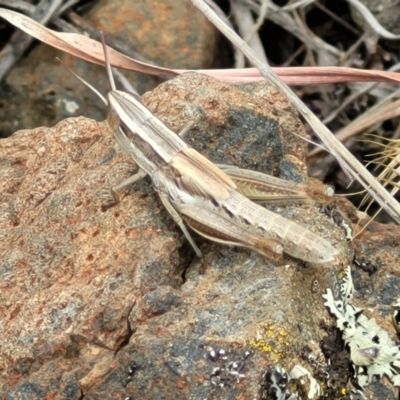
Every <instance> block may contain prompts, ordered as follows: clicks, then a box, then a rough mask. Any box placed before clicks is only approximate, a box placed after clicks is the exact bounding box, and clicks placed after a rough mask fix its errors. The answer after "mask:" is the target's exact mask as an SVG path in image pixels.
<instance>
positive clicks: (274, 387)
mask: <svg viewBox="0 0 400 400" xmlns="http://www.w3.org/2000/svg"><path fill="white" fill-rule="evenodd" d="M264 380H265V383H266V384H267V387H268V390H267V393H266V396H265V397H261V398H262V399H266V398H268V399H272V400H299V399H300V397H299V394H298V393H297V392H295V393H291V392H290V390H289V387H288V386H289V382H290V381H292V380H295V381H297V382H298V383H300V385H303V386H307V387H308V390H307V392H308V393H307V399H309V400H311V399H315V398H317V397H319V396H320V395H321V388H320V386H319V384H318V382H317V381H316V380H315V378H314V377H313V376H312V375H311V373H310V372H309V371H308V370H307V369H306V368H304V367H303V366H301V365H299V364H297V365H295V366H294V367H293V368H292V369H291V371H290V372H289V374H288V373H287V372H286V371H285V370H284V369H283V368H281V367H280V366H279V365H275V366H274V367H272V368H271V369H270V370H268V371H267V372H266V373H265V375H264Z"/></svg>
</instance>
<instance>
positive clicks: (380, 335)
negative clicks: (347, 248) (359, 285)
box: [323, 266, 400, 387]
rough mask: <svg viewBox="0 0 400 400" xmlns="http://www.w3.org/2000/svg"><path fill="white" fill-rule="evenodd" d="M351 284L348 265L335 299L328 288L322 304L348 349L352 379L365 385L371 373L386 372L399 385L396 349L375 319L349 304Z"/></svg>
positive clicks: (399, 376)
mask: <svg viewBox="0 0 400 400" xmlns="http://www.w3.org/2000/svg"><path fill="white" fill-rule="evenodd" d="M353 293H354V286H353V280H352V277H351V270H350V266H348V267H347V268H346V272H345V277H344V278H343V280H342V282H341V284H340V287H339V293H338V296H337V298H335V297H334V295H333V293H332V290H331V289H328V290H327V293H326V294H325V295H323V298H324V299H325V300H326V301H325V303H324V304H325V306H326V307H327V308H328V309H329V311H330V312H331V314H333V315H334V316H335V317H336V319H337V321H336V325H337V327H338V328H339V329H340V331H341V332H342V337H343V340H344V342H345V344H346V346H347V347H348V349H349V351H350V360H351V362H352V363H353V365H354V370H355V376H354V379H355V381H356V382H357V383H358V384H359V385H360V386H361V387H365V386H366V385H368V384H369V383H370V382H371V381H372V378H373V376H379V377H382V376H383V375H386V376H387V377H388V378H389V379H390V380H391V381H392V383H393V385H395V386H400V375H399V370H398V369H397V368H400V350H399V346H398V344H396V343H395V342H394V341H393V340H392V339H391V337H390V335H389V333H388V332H387V331H385V330H383V329H382V328H381V327H380V326H379V325H378V324H377V323H376V322H375V319H373V318H371V319H368V318H367V317H366V316H365V315H363V314H362V311H363V309H362V308H357V307H355V306H353V305H352V304H351V300H352V299H353Z"/></svg>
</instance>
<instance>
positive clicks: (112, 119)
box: [107, 105, 120, 131]
mask: <svg viewBox="0 0 400 400" xmlns="http://www.w3.org/2000/svg"><path fill="white" fill-rule="evenodd" d="M107 122H108V123H109V125H110V127H111V129H112V130H113V131H115V130H117V129H118V128H119V122H120V118H119V116H118V114H117V112H116V111H115V110H114V109H113V108H112V107H111V106H110V105H109V106H108V109H107Z"/></svg>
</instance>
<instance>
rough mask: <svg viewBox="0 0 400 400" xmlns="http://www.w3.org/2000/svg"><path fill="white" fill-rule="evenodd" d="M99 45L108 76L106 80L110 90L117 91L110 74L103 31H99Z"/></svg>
mask: <svg viewBox="0 0 400 400" xmlns="http://www.w3.org/2000/svg"><path fill="white" fill-rule="evenodd" d="M101 44H102V45H103V52H104V61H105V63H106V68H107V75H108V79H109V81H110V85H111V90H117V89H116V86H115V81H114V76H113V73H112V70H111V65H110V61H109V59H108V52H107V46H106V42H105V40H104V34H103V31H101Z"/></svg>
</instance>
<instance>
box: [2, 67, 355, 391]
mask: <svg viewBox="0 0 400 400" xmlns="http://www.w3.org/2000/svg"><path fill="white" fill-rule="evenodd" d="M143 102H144V103H145V104H146V105H147V106H148V107H149V108H150V109H151V110H152V111H153V112H155V113H156V114H157V115H158V116H159V117H160V118H161V119H162V120H163V121H165V122H166V123H168V124H169V125H170V126H172V127H173V128H174V130H176V131H179V130H181V129H182V128H183V127H184V126H186V124H187V123H188V122H189V121H190V120H193V119H195V121H196V126H195V127H194V128H193V129H191V131H190V132H189V133H188V136H187V140H188V142H189V143H190V144H191V145H192V146H193V147H195V148H196V149H198V150H199V151H201V152H203V153H204V154H206V155H207V156H208V157H209V158H210V159H211V160H213V161H217V162H220V163H224V164H236V165H239V166H241V167H245V168H253V169H258V170H261V171H264V172H273V173H275V174H279V175H280V176H281V177H282V176H291V177H293V178H295V179H296V180H298V181H303V182H307V176H306V174H305V167H304V164H303V159H304V154H305V146H306V144H305V143H303V142H302V141H301V140H300V139H299V138H298V137H297V136H293V135H291V133H290V127H296V134H299V132H302V128H301V124H300V121H299V119H298V117H297V115H296V114H295V113H292V112H291V110H292V108H291V107H290V105H289V104H288V103H287V102H286V101H285V99H284V98H283V97H282V96H281V95H280V94H279V93H278V92H276V90H275V89H270V88H268V87H266V86H265V85H262V84H257V85H254V86H245V87H236V86H232V85H228V84H225V83H221V82H218V81H216V80H214V79H211V78H209V77H205V76H201V75H197V74H187V75H184V76H181V77H179V78H176V79H174V80H173V81H170V82H167V83H165V84H163V85H161V86H159V87H158V88H157V89H156V90H155V91H153V92H152V93H148V94H146V96H144V98H143ZM275 102H277V107H275V108H274V104H275ZM243 148H244V149H245V151H244V150H242V149H243ZM266 155H267V156H266ZM0 157H1V158H0V168H1V176H2V179H1V180H0V193H1V195H0V196H1V197H0V199H1V202H0V203H1V205H0V212H1V215H0V233H1V236H0V238H1V241H0V254H1V260H0V338H1V340H0V354H1V357H0V371H1V376H0V393H1V395H2V396H3V397H4V396H8V398H13V399H25V398H29V399H43V398H58V399H79V398H81V397H82V395H83V394H84V396H85V398H87V399H99V398H109V399H117V398H127V397H129V396H130V397H131V398H141V399H155V398H175V399H188V398H194V399H197V398H199V399H203V398H219V399H233V398H235V399H240V398H243V399H244V398H246V399H247V398H251V399H253V398H257V397H258V396H259V394H260V391H261V387H262V376H263V374H264V372H265V370H266V369H267V367H269V366H270V365H272V364H274V363H277V362H279V363H281V364H282V365H283V366H284V367H285V368H288V369H289V370H290V369H291V367H293V365H295V364H301V363H303V364H304V363H305V364H309V361H307V359H304V357H303V356H302V354H303V353H302V350H303V349H304V348H305V347H306V346H311V344H312V343H314V344H316V343H319V341H320V340H321V338H322V337H323V336H324V335H325V331H324V327H323V326H321V324H320V322H321V320H325V324H330V323H331V320H330V318H329V316H328V313H327V311H326V309H325V307H324V304H323V299H322V294H323V293H324V292H325V290H326V288H327V287H332V286H333V285H334V283H335V282H336V280H337V270H336V269H335V268H328V267H324V266H318V267H316V266H307V265H304V264H303V263H301V262H300V261H298V260H294V259H292V258H290V257H285V258H284V259H283V261H282V262H281V263H280V264H279V265H276V264H275V263H272V262H271V261H270V260H268V259H267V258H266V257H263V256H261V255H259V254H256V253H254V252H251V251H246V250H239V249H237V248H231V247H228V246H221V245H218V244H213V243H210V242H208V241H204V240H201V239H199V238H198V237H195V240H196V241H197V243H198V244H199V245H200V246H201V249H202V251H203V252H204V254H205V260H206V264H207V268H206V271H205V274H203V275H201V274H199V268H200V260H198V259H197V258H196V257H195V255H194V253H193V251H192V249H191V248H190V246H189V244H188V243H187V242H186V240H185V238H184V236H183V234H182V233H181V232H180V231H179V229H178V228H177V227H176V226H175V225H174V223H173V222H172V221H171V219H170V218H169V217H168V215H167V213H166V211H165V210H164V209H163V207H162V205H161V203H160V202H159V200H158V198H157V195H156V193H155V192H154V189H153V188H152V186H151V183H150V180H149V179H144V180H142V181H140V182H138V183H137V184H135V185H133V186H132V187H130V188H129V190H128V192H127V194H126V196H125V197H124V198H123V199H122V201H121V202H120V203H119V204H117V205H116V206H114V207H104V206H103V205H104V203H103V198H102V196H101V195H100V194H101V193H102V192H103V191H102V188H103V187H110V186H113V185H115V184H117V183H119V182H121V181H122V180H123V179H125V178H127V177H128V176H130V175H131V174H132V173H134V172H135V170H136V166H135V164H134V162H133V161H132V160H130V159H129V158H128V157H127V156H125V155H123V154H122V152H120V151H119V150H116V147H115V146H114V144H113V142H112V139H111V134H110V131H109V128H108V126H107V124H106V123H105V122H103V123H97V122H94V121H91V120H87V119H84V118H77V119H67V120H64V121H62V122H60V123H59V124H58V125H57V126H55V127H54V128H37V129H34V130H31V131H20V132H17V133H16V134H15V135H13V136H12V137H10V138H8V139H6V140H3V141H1V142H0ZM3 177H4V178H3ZM273 210H274V211H275V212H280V213H282V214H283V215H285V217H287V218H290V219H293V220H296V221H298V222H299V223H302V224H304V226H306V227H307V228H308V229H311V230H314V231H316V232H318V234H320V235H324V236H325V237H327V238H329V240H331V241H332V242H333V243H335V246H337V248H338V249H340V252H341V257H342V259H343V262H348V261H349V259H350V258H351V257H352V249H351V245H349V244H347V242H346V239H345V237H346V232H345V231H344V230H343V229H342V228H341V227H339V226H337V225H336V224H335V223H334V222H333V221H332V219H331V218H329V217H328V216H327V215H325V214H323V213H321V212H320V208H319V207H318V206H317V205H312V204H311V205H310V204H308V205H306V206H293V205H292V206H290V207H284V206H279V207H278V206H275V207H274V208H273ZM332 323H333V322H332ZM317 347H318V346H317ZM309 368H310V370H311V371H312V365H311V367H309Z"/></svg>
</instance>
